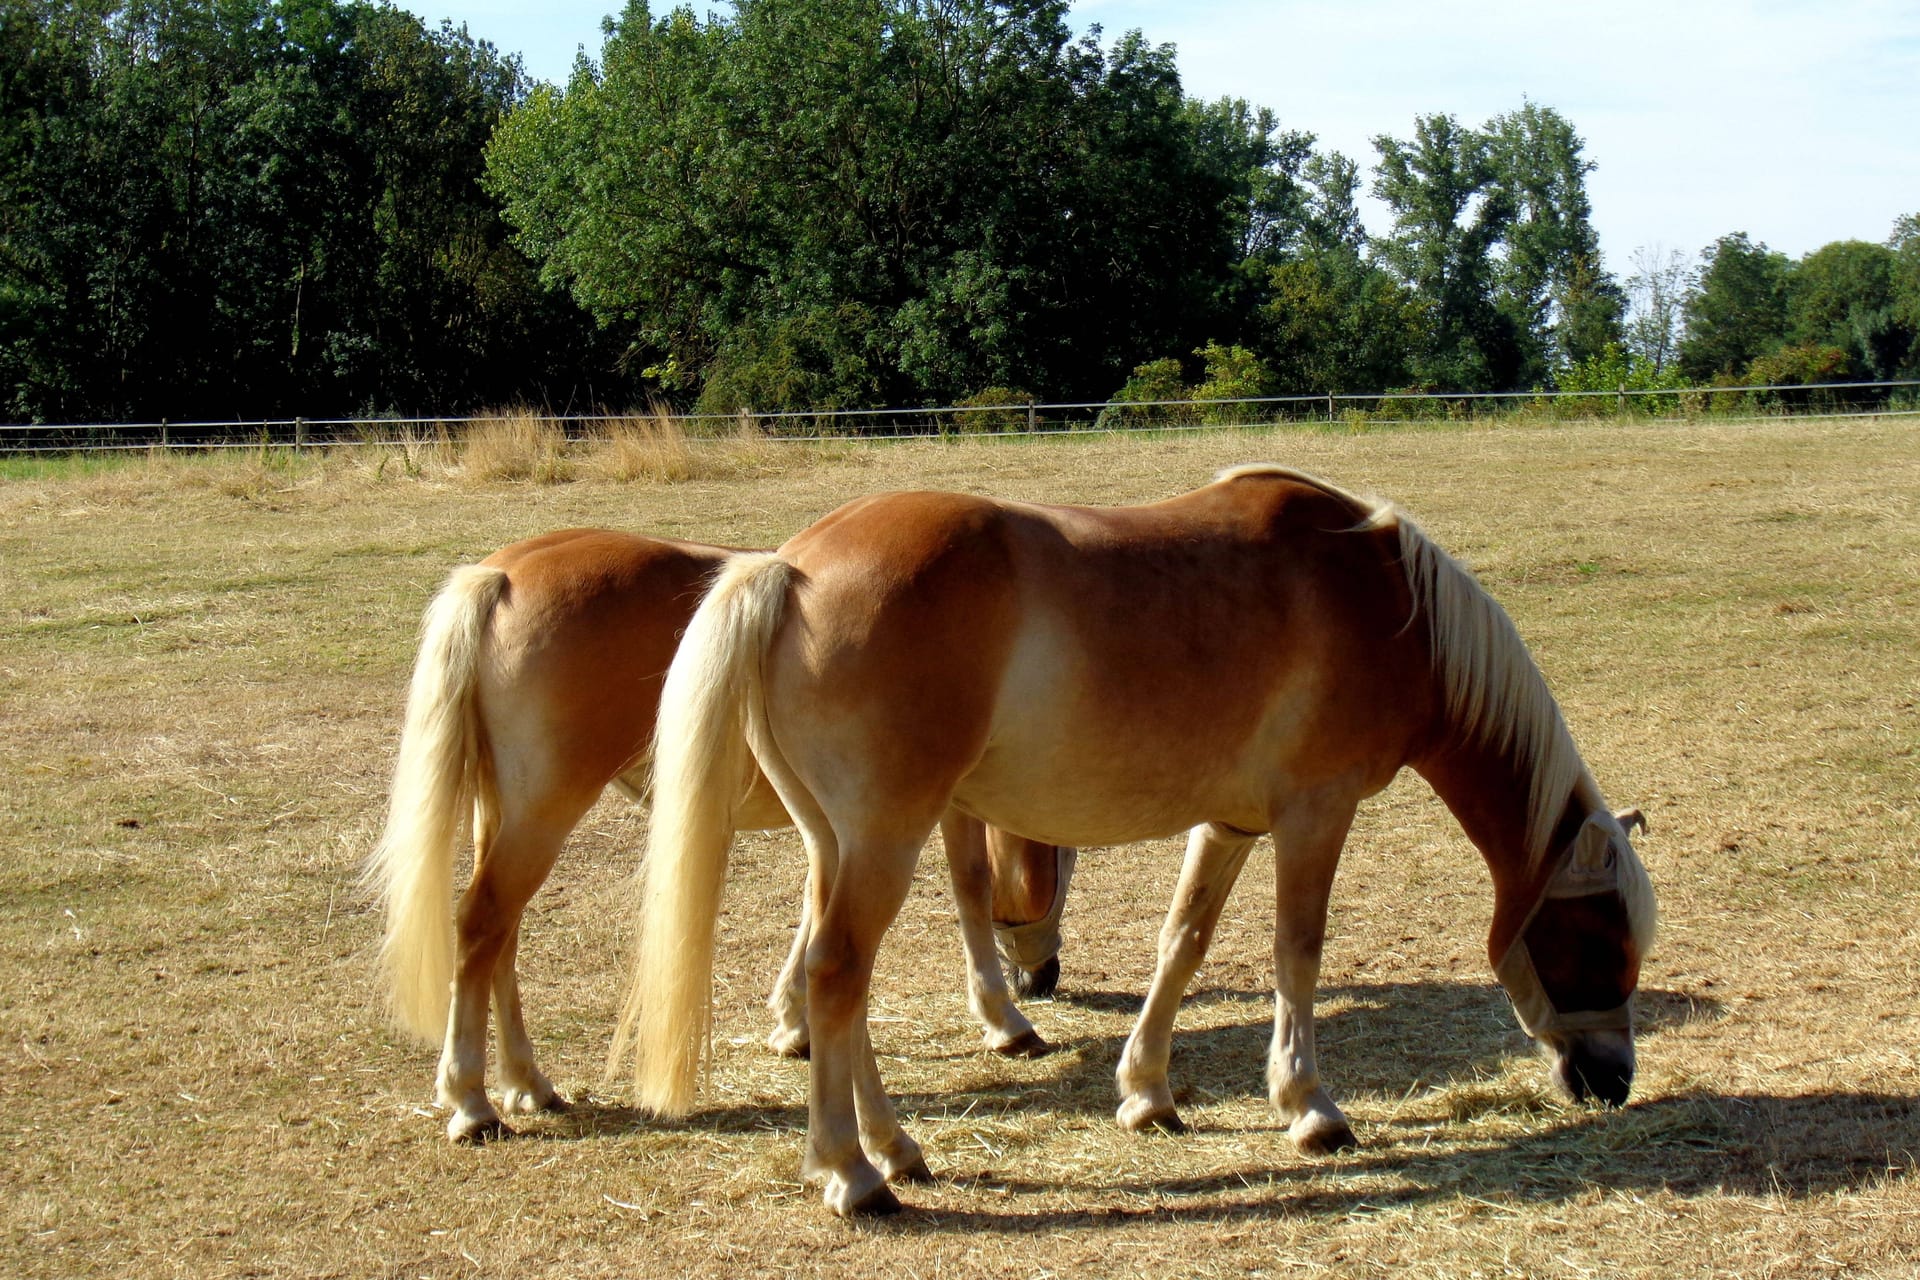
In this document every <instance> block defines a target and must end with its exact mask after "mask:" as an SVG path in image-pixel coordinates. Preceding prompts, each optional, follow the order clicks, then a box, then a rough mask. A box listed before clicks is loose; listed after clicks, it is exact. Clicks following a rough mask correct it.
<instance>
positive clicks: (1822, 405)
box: [0, 380, 1920, 454]
mask: <svg viewBox="0 0 1920 1280" xmlns="http://www.w3.org/2000/svg"><path fill="white" fill-rule="evenodd" d="M1910 413H1920V380H1908V381H1889V382H1838V383H1819V384H1813V385H1770V386H1738V387H1700V388H1688V389H1681V390H1672V389H1653V390H1649V389H1639V388H1631V387H1620V388H1616V389H1614V390H1610V391H1519V392H1431V391H1382V392H1373V393H1369V394H1351V393H1328V394H1325V395H1294V396H1252V397H1241V398H1231V399H1227V398H1222V399H1190V400H1106V401H1097V402H1086V403H1077V404H1075V403H1068V404H1042V403H1037V402H1022V403H1012V404H993V405H946V406H940V407H926V408H911V409H833V410H819V411H812V412H788V413H753V412H750V411H742V412H739V413H733V414H678V413H669V412H665V411H660V410H645V411H636V412H634V413H631V414H549V413H541V412H537V411H525V410H508V411H501V412H495V413H489V414H480V415H474V416H468V417H439V418H402V417H394V416H379V417H358V418H301V417H294V418H267V419H254V420H247V421H221V422H212V421H206V422H169V421H167V420H165V419H162V420H160V421H158V422H122V423H9V424H0V454H22V453H89V452H100V451H109V450H149V449H170V450H171V449H181V450H218V449H301V448H333V447H356V446H368V445H374V446H394V445H410V444H417V443H419V442H421V441H422V440H446V441H449V442H459V441H460V440H462V439H464V437H465V436H466V434H467V433H468V432H469V431H471V430H473V429H474V428H475V427H478V426H484V425H486V424H492V423H498V422H501V421H503V420H514V421H521V422H525V421H532V422H535V423H540V424H550V425H553V426H557V427H558V428H559V429H560V430H561V432H562V433H563V434H564V435H565V437H566V438H567V439H568V440H569V441H570V442H587V441H591V440H594V439H596V438H599V437H604V436H605V435H607V434H609V433H611V432H613V431H615V430H617V429H618V428H619V427H620V425H621V424H623V423H629V422H632V421H634V420H635V419H645V420H647V421H648V422H649V423H651V424H654V425H655V426H661V425H670V426H671V427H672V428H673V429H675V430H677V431H678V432H679V433H680V434H681V435H683V436H685V437H686V438H688V439H692V440H699V439H702V438H718V437H723V436H737V435H738V434H739V433H740V432H741V431H742V430H743V429H744V430H747V431H750V432H752V433H754V434H757V435H760V436H764V437H766V438H768V439H773V440H791V441H795V442H804V441H824V440H900V439H913V438H921V437H928V436H963V435H1014V436H1025V435H1034V436H1037V435H1050V434H1056V433H1065V432H1114V431H1132V430H1159V431H1167V430H1198V429H1216V428H1230V427H1262V426H1321V427H1334V428H1338V427H1341V426H1346V427H1348V428H1351V429H1355V430H1359V429H1364V428H1366V427H1368V426H1374V425H1379V426H1391V425H1400V424H1419V423H1435V424H1438V423H1448V422H1454V423H1463V422H1464V423H1472V422H1498V421H1506V420H1520V421H1581V420H1598V419H1622V418H1625V419H1639V420H1656V421H1659V420H1667V421H1676V422H1686V421H1694V420H1700V419H1709V418H1712V419H1723V418H1754V417H1787V416H1793V417H1810V416H1819V417H1868V416H1878V415H1892V414H1910Z"/></svg>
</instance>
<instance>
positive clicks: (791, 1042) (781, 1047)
mask: <svg viewBox="0 0 1920 1280" xmlns="http://www.w3.org/2000/svg"><path fill="white" fill-rule="evenodd" d="M767 1048H769V1049H771V1050H773V1051H774V1052H775V1053H777V1054H779V1055H780V1056H781V1057H783V1058H800V1059H802V1060H804V1059H807V1058H810V1057H812V1056H813V1046H812V1045H811V1044H809V1043H808V1042H807V1033H806V1032H805V1031H788V1030H786V1029H784V1028H782V1029H779V1030H776V1031H773V1032H771V1033H770V1034H769V1035H768V1036H767Z"/></svg>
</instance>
